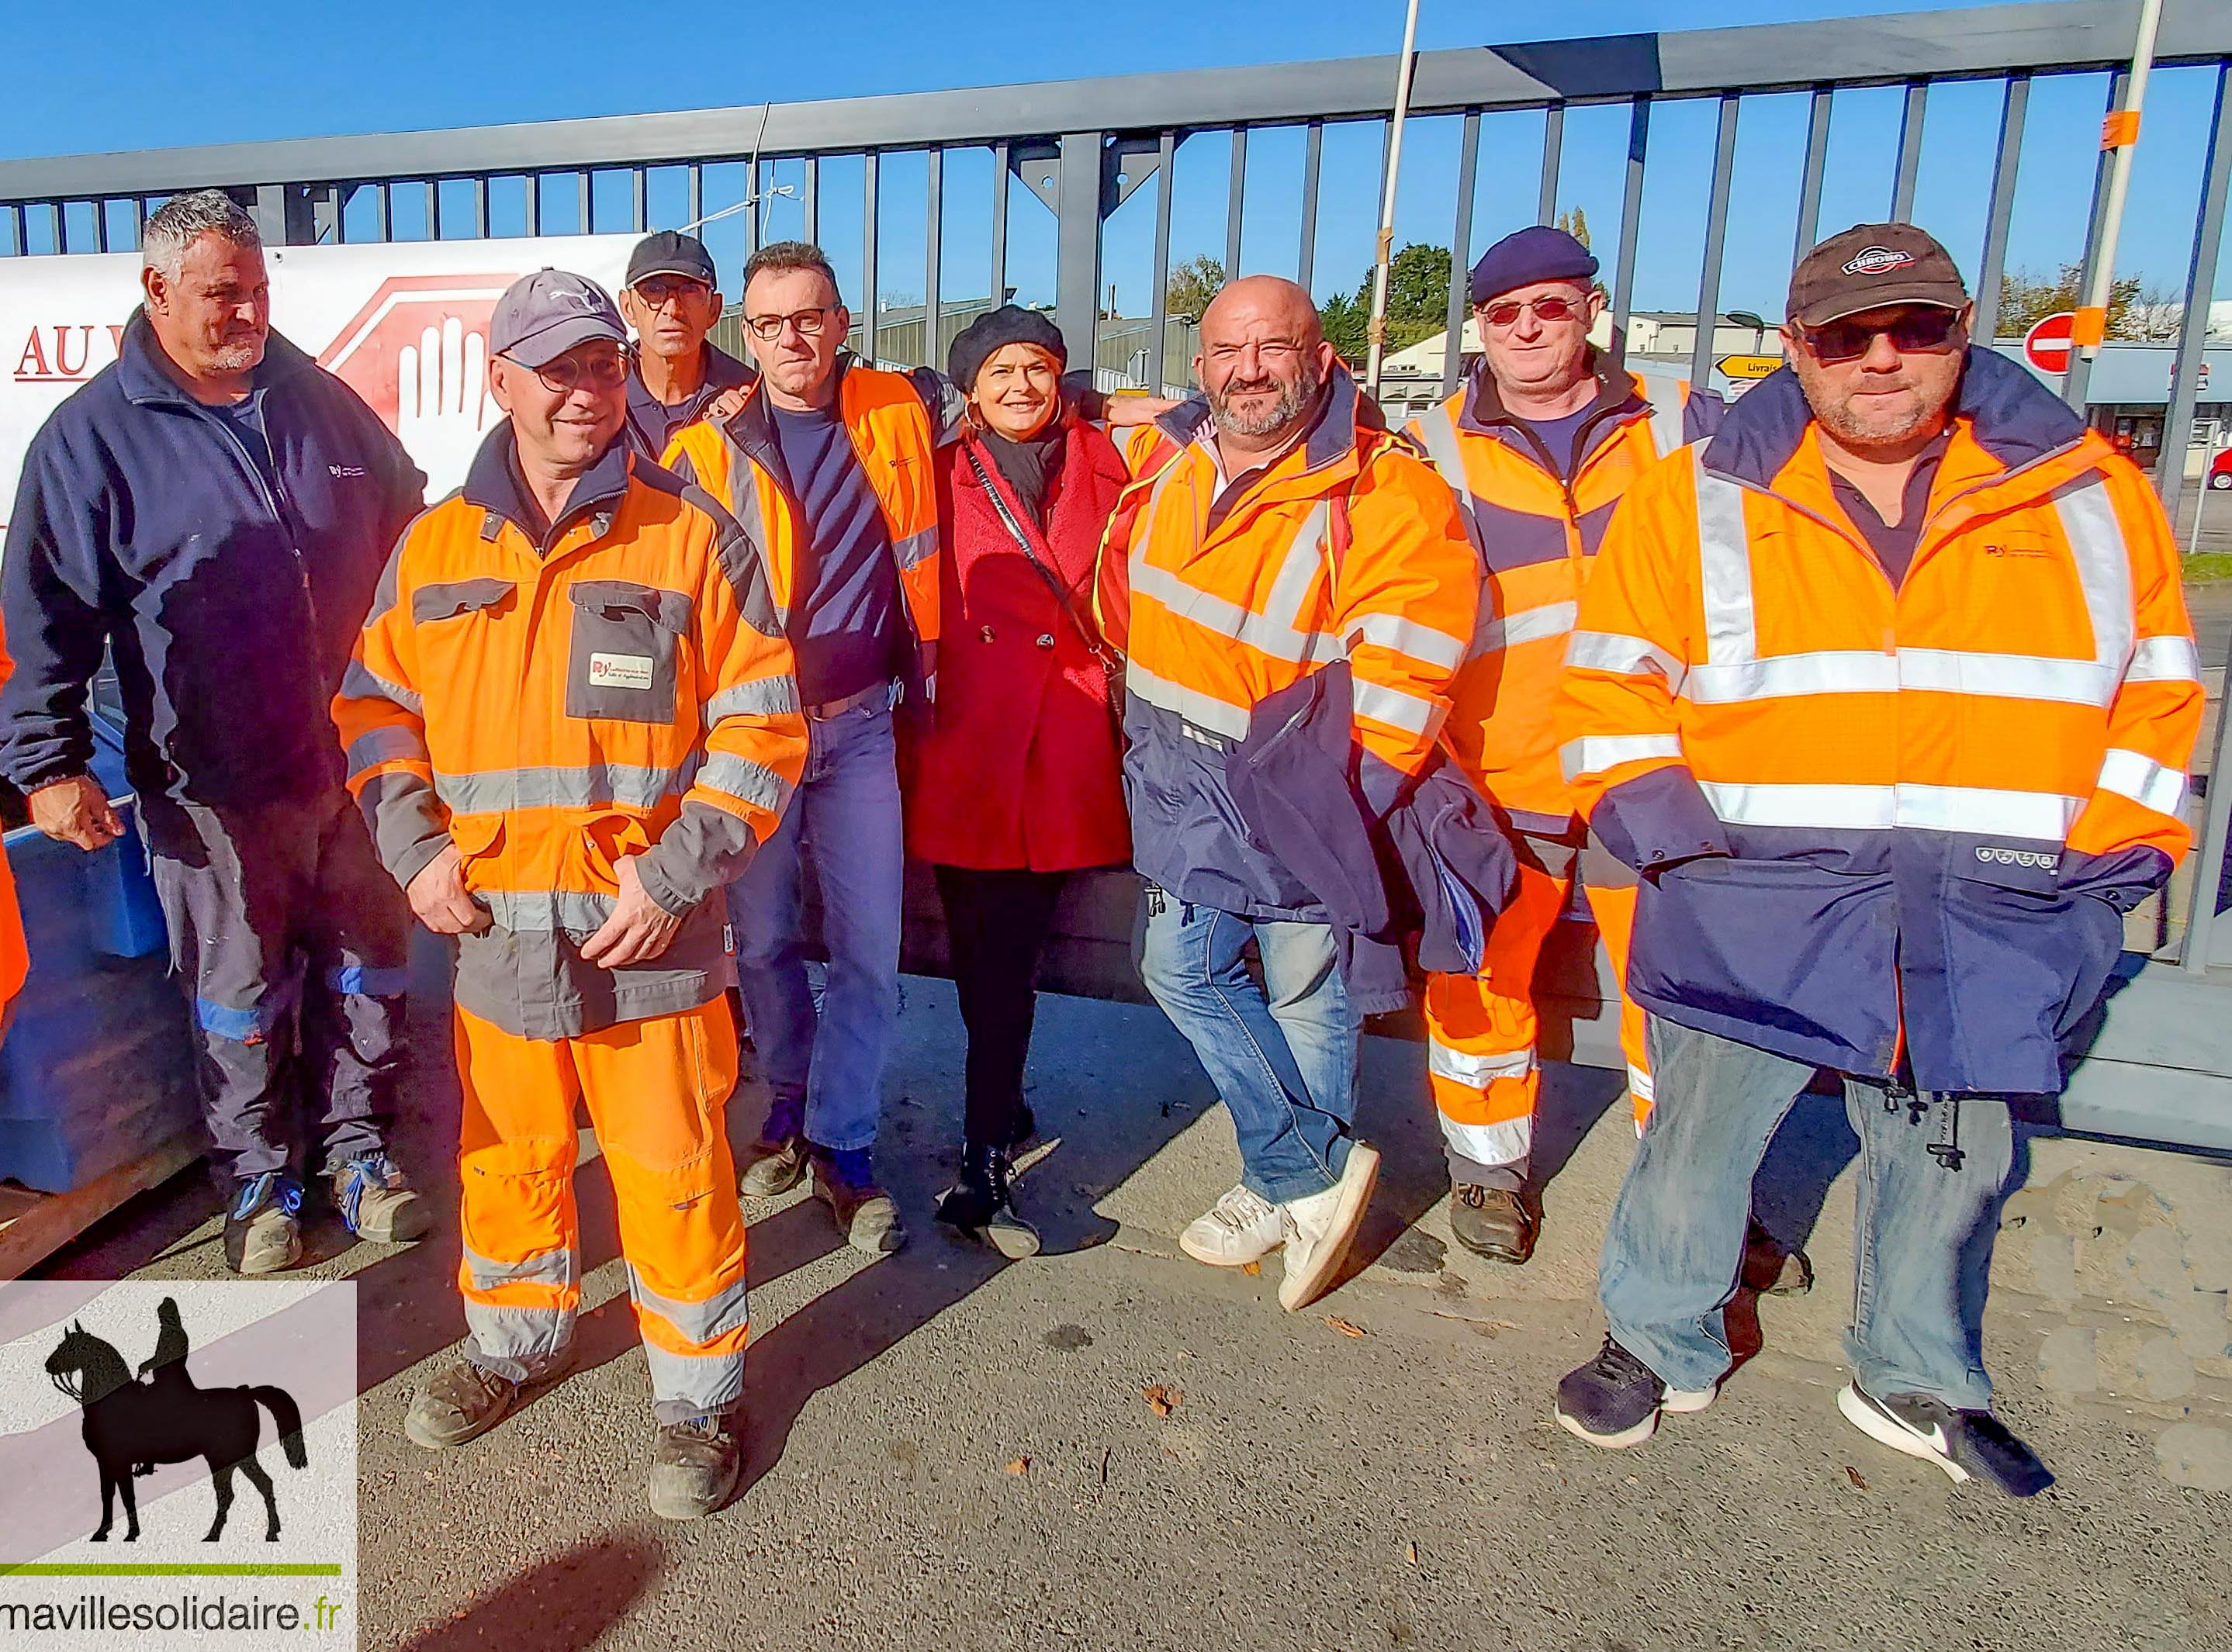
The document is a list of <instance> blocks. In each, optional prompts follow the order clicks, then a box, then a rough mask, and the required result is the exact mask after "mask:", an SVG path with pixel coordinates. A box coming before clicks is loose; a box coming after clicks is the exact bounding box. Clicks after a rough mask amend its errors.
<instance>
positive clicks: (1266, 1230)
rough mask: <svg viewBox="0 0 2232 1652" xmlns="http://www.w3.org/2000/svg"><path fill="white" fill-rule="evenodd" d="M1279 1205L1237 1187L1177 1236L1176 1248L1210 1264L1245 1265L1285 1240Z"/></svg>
mask: <svg viewBox="0 0 2232 1652" xmlns="http://www.w3.org/2000/svg"><path fill="white" fill-rule="evenodd" d="M1286 1240H1287V1227H1286V1218H1285V1216H1284V1215H1282V1214H1281V1207H1280V1206H1278V1205H1275V1204H1273V1203H1271V1202H1270V1201H1268V1199H1263V1198H1261V1197H1259V1196H1257V1195H1255V1194H1253V1193H1250V1192H1249V1190H1248V1189H1246V1188H1244V1187H1236V1188H1234V1189H1232V1191H1231V1192H1230V1193H1228V1194H1226V1195H1224V1196H1223V1198H1222V1199H1219V1200H1218V1201H1217V1202H1216V1203H1215V1204H1214V1205H1211V1206H1210V1208H1209V1213H1208V1214H1207V1215H1204V1216H1200V1217H1197V1218H1196V1219H1195V1220H1194V1221H1191V1222H1190V1223H1188V1224H1187V1226H1186V1230H1185V1232H1184V1233H1182V1234H1179V1235H1178V1248H1179V1249H1180V1250H1182V1251H1184V1253H1185V1254H1187V1255H1189V1256H1191V1257H1192V1258H1193V1260H1195V1261H1197V1262H1207V1263H1208V1264H1209V1265H1210V1267H1247V1265H1248V1264H1249V1263H1250V1262H1253V1261H1258V1260H1262V1258H1263V1257H1265V1256H1268V1255H1269V1254H1271V1253H1272V1252H1273V1251H1275V1250H1276V1249H1278V1248H1279V1247H1280V1246H1281V1245H1282V1244H1284V1243H1286Z"/></svg>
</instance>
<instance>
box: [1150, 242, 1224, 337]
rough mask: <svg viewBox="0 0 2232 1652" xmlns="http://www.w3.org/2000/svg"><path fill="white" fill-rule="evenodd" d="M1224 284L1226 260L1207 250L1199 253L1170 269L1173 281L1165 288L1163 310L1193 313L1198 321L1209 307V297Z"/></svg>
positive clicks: (1175, 312) (1181, 313)
mask: <svg viewBox="0 0 2232 1652" xmlns="http://www.w3.org/2000/svg"><path fill="white" fill-rule="evenodd" d="M1223 285H1224V264H1223V261H1222V260H1221V259H1217V258H1212V257H1210V256H1209V255H1208V254H1207V253H1205V252H1204V253H1201V254H1198V255H1197V256H1194V257H1191V258H1189V259H1187V260H1186V261H1185V262H1184V263H1182V264H1180V265H1179V266H1178V268H1177V269H1173V270H1172V271H1171V279H1170V284H1169V285H1168V286H1167V287H1165V288H1164V289H1163V308H1164V312H1165V314H1170V315H1173V316H1177V315H1191V317H1193V319H1194V320H1195V321H1199V320H1201V313H1202V312H1203V311H1204V310H1205V309H1207V308H1209V301H1210V299H1212V298H1215V297H1216V296H1217V288H1220V287H1222V286H1223Z"/></svg>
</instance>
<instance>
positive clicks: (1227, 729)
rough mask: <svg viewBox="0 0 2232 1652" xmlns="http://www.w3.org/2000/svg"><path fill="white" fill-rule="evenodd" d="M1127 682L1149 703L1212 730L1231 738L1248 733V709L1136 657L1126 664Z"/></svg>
mask: <svg viewBox="0 0 2232 1652" xmlns="http://www.w3.org/2000/svg"><path fill="white" fill-rule="evenodd" d="M1124 686H1125V687H1126V689H1128V690H1131V691H1132V693H1133V694H1135V695H1137V696H1139V698H1140V699H1142V700H1144V701H1145V702H1146V703H1148V704H1149V705H1152V706H1155V707H1158V708H1159V709H1162V710H1165V711H1168V712H1171V713H1173V714H1174V715H1176V716H1181V717H1184V719H1185V720H1186V721H1187V722H1191V723H1198V724H1199V725H1200V726H1201V727H1202V728H1204V729H1208V730H1209V731H1210V733H1211V734H1218V735H1224V736H1225V737H1226V738H1227V739H1229V740H1243V739H1245V738H1246V737H1247V735H1248V712H1247V710H1246V709H1244V708H1243V707H1241V706H1236V705H1230V704H1228V703H1225V702H1224V701H1223V700H1219V699H1217V698H1216V697H1214V696H1210V695H1207V694H1204V693H1202V692H1201V690H1198V689H1189V688H1184V687H1181V686H1180V685H1179V684H1178V683H1173V682H1171V681H1170V680H1169V679H1168V678H1165V677H1157V676H1156V675H1155V674H1154V673H1153V672H1152V671H1149V670H1147V668H1146V667H1145V666H1144V665H1141V664H1139V662H1138V661H1137V660H1133V661H1132V663H1131V664H1129V665H1127V666H1126V667H1125V668H1124Z"/></svg>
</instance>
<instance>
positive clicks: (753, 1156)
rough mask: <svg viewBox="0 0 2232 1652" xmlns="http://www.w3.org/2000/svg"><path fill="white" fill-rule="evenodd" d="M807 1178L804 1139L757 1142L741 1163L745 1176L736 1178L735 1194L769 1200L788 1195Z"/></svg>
mask: <svg viewBox="0 0 2232 1652" xmlns="http://www.w3.org/2000/svg"><path fill="white" fill-rule="evenodd" d="M805 1175H806V1137H803V1136H793V1137H789V1138H788V1139H787V1140H784V1141H779V1142H769V1141H758V1142H754V1143H752V1147H751V1151H750V1153H749V1155H747V1156H746V1157H745V1159H744V1173H743V1175H742V1176H738V1177H737V1178H736V1191H737V1192H739V1193H741V1194H743V1195H744V1197H746V1198H747V1199H772V1198H775V1197H776V1196H777V1195H781V1194H785V1193H788V1192H789V1191H790V1190H791V1189H793V1188H795V1187H796V1186H797V1185H798V1184H799V1182H801V1180H802V1179H803V1178H804V1177H805Z"/></svg>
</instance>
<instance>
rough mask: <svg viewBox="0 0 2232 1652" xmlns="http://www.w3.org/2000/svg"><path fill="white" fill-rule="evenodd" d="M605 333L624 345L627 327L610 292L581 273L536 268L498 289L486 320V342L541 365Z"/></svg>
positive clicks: (498, 350) (524, 363)
mask: <svg viewBox="0 0 2232 1652" xmlns="http://www.w3.org/2000/svg"><path fill="white" fill-rule="evenodd" d="M591 339H610V340H612V341H613V343H614V344H617V345H620V347H623V348H625V347H626V345H627V328H626V327H625V326H624V325H622V323H621V321H620V311H619V310H617V309H615V308H613V301H612V296H611V295H609V294H608V293H607V292H606V291H605V289H604V288H601V287H600V286H598V285H597V283H596V282H593V281H591V280H590V279H589V278H588V277H587V276H586V275H574V274H572V273H570V272H568V271H567V270H563V269H538V270H536V271H535V273H534V274H533V275H522V276H521V277H520V278H519V279H518V280H517V281H516V282H512V284H511V285H510V286H509V287H507V288H504V289H503V297H502V298H499V299H498V300H496V314H494V315H493V316H492V317H491V318H490V321H489V348H490V350H491V351H492V352H494V353H496V354H497V355H500V356H509V358H510V359H511V360H514V361H516V362H517V363H519V365H520V366H522V367H542V366H548V365H549V364H550V363H551V362H553V361H555V360H557V359H558V358H559V357H560V356H562V355H564V354H565V353H566V352H568V350H570V349H572V348H573V347H574V346H575V345H577V344H586V343H587V341H588V340H591Z"/></svg>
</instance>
